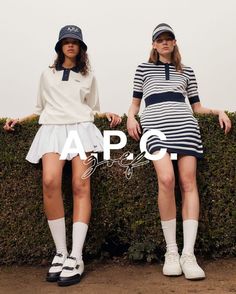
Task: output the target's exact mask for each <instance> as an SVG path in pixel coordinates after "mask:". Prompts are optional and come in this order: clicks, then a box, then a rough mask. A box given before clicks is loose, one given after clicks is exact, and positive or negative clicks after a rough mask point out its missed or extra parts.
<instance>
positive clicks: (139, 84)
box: [133, 65, 143, 99]
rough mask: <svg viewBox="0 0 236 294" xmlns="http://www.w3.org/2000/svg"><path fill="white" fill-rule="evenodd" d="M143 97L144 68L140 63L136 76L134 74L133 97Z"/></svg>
mask: <svg viewBox="0 0 236 294" xmlns="http://www.w3.org/2000/svg"><path fill="white" fill-rule="evenodd" d="M142 97H143V70H142V68H141V66H140V65H138V67H137V69H136V72H135V76H134V86H133V98H139V99H142Z"/></svg>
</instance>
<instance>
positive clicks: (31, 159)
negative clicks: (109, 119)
mask: <svg viewBox="0 0 236 294" xmlns="http://www.w3.org/2000/svg"><path fill="white" fill-rule="evenodd" d="M85 152H86V153H88V152H91V153H102V152H103V150H96V151H94V150H92V151H85ZM47 153H56V154H59V155H61V153H59V152H56V151H47V152H45V153H43V154H42V155H41V156H39V157H38V158H37V159H36V160H34V159H33V158H30V157H28V156H26V157H25V159H26V160H27V161H28V162H30V163H33V164H38V163H39V162H40V159H42V157H43V155H45V154H47ZM77 155H79V153H77V154H76V155H74V156H73V157H72V158H71V159H65V160H68V161H71V160H72V159H73V158H74V157H76V156H77Z"/></svg>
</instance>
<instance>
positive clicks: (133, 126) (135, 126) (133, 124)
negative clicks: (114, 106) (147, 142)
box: [127, 117, 142, 141]
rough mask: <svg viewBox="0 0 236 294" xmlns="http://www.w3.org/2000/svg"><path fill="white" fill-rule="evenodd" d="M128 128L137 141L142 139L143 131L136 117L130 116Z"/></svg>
mask: <svg viewBox="0 0 236 294" xmlns="http://www.w3.org/2000/svg"><path fill="white" fill-rule="evenodd" d="M127 130H128V133H129V135H130V137H132V138H133V139H134V140H136V141H139V140H140V135H141V134H142V131H141V128H140V125H139V123H138V122H137V120H136V119H135V117H128V119H127Z"/></svg>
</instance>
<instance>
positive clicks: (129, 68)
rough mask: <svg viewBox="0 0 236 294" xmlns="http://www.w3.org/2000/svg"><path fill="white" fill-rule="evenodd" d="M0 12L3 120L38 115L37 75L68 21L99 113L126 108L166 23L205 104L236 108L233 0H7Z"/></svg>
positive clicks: (0, 109)
mask: <svg viewBox="0 0 236 294" xmlns="http://www.w3.org/2000/svg"><path fill="white" fill-rule="evenodd" d="M0 14H1V15H0V17H1V26H0V36H1V45H0V52H1V57H2V59H1V71H0V75H1V77H0V81H1V82H0V91H1V92H0V93H1V94H0V117H7V116H10V117H21V116H24V115H28V114H31V113H32V112H33V109H34V104H35V100H36V93H37V87H38V80H39V76H40V73H41V71H42V70H43V69H44V68H46V67H47V66H48V65H49V64H51V63H52V62H53V59H54V56H55V53H54V45H55V43H56V41H57V38H58V33H59V29H60V28H61V27H62V26H64V25H66V24H75V25H78V26H80V27H81V28H82V30H83V34H84V40H85V42H86V43H87V44H88V48H89V50H88V53H89V56H90V59H91V63H92V65H93V68H94V70H95V72H96V75H97V79H98V82H99V92H100V100H101V108H102V111H113V112H117V113H119V114H123V113H125V112H127V110H128V107H129V104H130V102H131V98H132V83H133V75H134V71H135V68H136V66H137V64H138V63H140V62H143V61H146V60H147V58H148V55H149V51H150V49H151V34H152V30H153V29H154V27H155V26H156V25H157V24H159V23H161V22H167V23H169V24H170V25H171V26H172V27H173V29H174V31H175V33H176V37H177V43H178V45H179V47H180V50H181V53H182V57H183V62H184V64H186V65H189V66H192V67H193V69H194V70H195V73H196V76H197V80H198V84H199V93H200V97H201V101H202V104H203V105H204V106H206V107H211V108H220V109H226V110H229V111H236V102H235V90H236V80H235V78H236V58H235V48H236V33H235V28H236V18H235V15H236V4H235V1H233V0H225V1H217V0H205V1H203V0H198V1H191V0H172V1H164V0H163V1H159V0H146V1H138V0H136V1H135V0H119V1H118V0H117V1H111V0H110V1H109V0H99V1H95V0H94V1H92V0H83V1H78V0H71V1H69V0H67V1H65V0H64V1H61V0H57V1H56V0H51V1H49V0H47V1H46V0H41V1H32V0H31V1H30V0H21V1H17V0H15V1H12V0H8V1H5V3H4V4H3V3H2V4H1V12H0Z"/></svg>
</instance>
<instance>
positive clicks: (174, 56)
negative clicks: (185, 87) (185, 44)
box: [148, 45, 183, 72]
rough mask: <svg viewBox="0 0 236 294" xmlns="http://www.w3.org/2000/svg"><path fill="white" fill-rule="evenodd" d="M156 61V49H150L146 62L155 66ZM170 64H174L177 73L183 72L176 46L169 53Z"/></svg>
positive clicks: (157, 55) (157, 54) (157, 57)
mask: <svg viewBox="0 0 236 294" xmlns="http://www.w3.org/2000/svg"><path fill="white" fill-rule="evenodd" d="M158 60H159V53H158V52H157V50H156V49H154V48H152V50H151V52H150V56H149V60H148V62H151V63H154V64H156V63H157V61H158ZM171 63H173V64H174V66H175V68H176V70H177V71H179V72H182V71H183V65H182V63H181V55H180V52H179V48H178V46H177V45H175V47H174V50H173V52H172V53H171Z"/></svg>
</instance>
